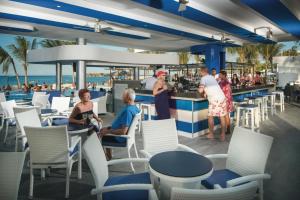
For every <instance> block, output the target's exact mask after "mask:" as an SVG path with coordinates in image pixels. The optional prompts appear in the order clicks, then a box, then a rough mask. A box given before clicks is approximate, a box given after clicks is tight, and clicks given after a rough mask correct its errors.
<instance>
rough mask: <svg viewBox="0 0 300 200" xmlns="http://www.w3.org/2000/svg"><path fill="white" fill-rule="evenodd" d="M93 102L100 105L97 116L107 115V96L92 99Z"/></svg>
mask: <svg viewBox="0 0 300 200" xmlns="http://www.w3.org/2000/svg"><path fill="white" fill-rule="evenodd" d="M92 101H95V102H97V103H98V111H97V113H96V114H106V113H107V110H106V102H107V95H104V96H102V97H99V98H96V99H92Z"/></svg>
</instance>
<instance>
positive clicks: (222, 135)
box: [220, 115, 226, 141]
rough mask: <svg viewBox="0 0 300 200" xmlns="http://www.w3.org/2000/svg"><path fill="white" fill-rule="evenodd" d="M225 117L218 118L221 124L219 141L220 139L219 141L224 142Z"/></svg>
mask: <svg viewBox="0 0 300 200" xmlns="http://www.w3.org/2000/svg"><path fill="white" fill-rule="evenodd" d="M225 116H226V115H225ZM225 116H220V123H221V136H220V139H221V141H224V140H225V130H226V121H225Z"/></svg>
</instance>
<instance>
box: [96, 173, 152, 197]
mask: <svg viewBox="0 0 300 200" xmlns="http://www.w3.org/2000/svg"><path fill="white" fill-rule="evenodd" d="M137 183H141V184H151V181H150V175H149V173H140V174H133V175H126V176H115V177H110V178H108V180H107V181H106V182H105V184H104V186H111V185H120V184H137ZM102 197H103V200H118V199H122V200H147V199H148V190H122V191H117V192H106V193H103V195H102Z"/></svg>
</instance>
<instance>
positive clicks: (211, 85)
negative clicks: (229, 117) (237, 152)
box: [198, 67, 227, 141]
mask: <svg viewBox="0 0 300 200" xmlns="http://www.w3.org/2000/svg"><path fill="white" fill-rule="evenodd" d="M200 75H201V77H202V78H201V82H200V86H199V89H198V91H199V93H200V94H202V93H205V95H206V96H207V99H208V102H209V106H208V127H209V132H208V134H207V136H206V137H207V138H209V139H213V138H214V117H219V118H220V122H221V136H220V139H221V141H224V140H225V126H226V124H225V115H226V114H227V111H226V98H225V95H224V93H223V91H222V89H221V88H220V86H219V84H218V83H217V81H216V80H215V78H214V77H213V76H211V75H209V74H208V69H207V68H206V67H201V68H200Z"/></svg>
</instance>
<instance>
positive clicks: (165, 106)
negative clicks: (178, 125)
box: [149, 70, 170, 119]
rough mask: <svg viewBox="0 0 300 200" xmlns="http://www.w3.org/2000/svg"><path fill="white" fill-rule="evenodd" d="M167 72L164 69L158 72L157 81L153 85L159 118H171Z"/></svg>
mask: <svg viewBox="0 0 300 200" xmlns="http://www.w3.org/2000/svg"><path fill="white" fill-rule="evenodd" d="M166 74H167V72H166V71H163V70H159V71H157V72H156V76H157V81H156V82H155V84H154V87H153V95H154V103H155V109H156V112H157V119H170V110H169V93H168V87H167V84H166V82H165V78H166ZM149 117H150V116H149Z"/></svg>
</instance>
